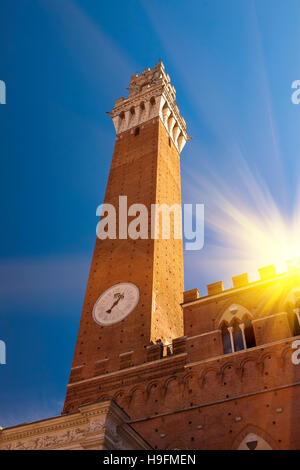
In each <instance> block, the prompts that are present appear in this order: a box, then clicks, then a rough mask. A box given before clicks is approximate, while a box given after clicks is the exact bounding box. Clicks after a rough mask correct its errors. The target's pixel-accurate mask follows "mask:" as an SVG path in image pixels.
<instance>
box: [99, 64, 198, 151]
mask: <svg viewBox="0 0 300 470" xmlns="http://www.w3.org/2000/svg"><path fill="white" fill-rule="evenodd" d="M128 90H129V96H128V98H119V99H118V100H117V101H116V102H115V106H114V108H113V110H112V112H109V113H107V114H108V115H109V116H111V118H112V120H113V123H114V126H115V129H116V133H117V135H119V134H121V133H122V132H125V131H128V130H129V129H133V128H134V127H138V126H140V125H141V124H143V123H144V122H146V121H149V120H151V119H154V118H156V117H159V118H160V119H161V121H162V122H163V124H164V126H165V128H166V130H167V132H168V134H169V136H170V138H171V140H172V141H173V143H174V145H175V147H176V149H177V150H178V152H179V153H180V152H181V151H182V149H183V147H184V146H185V144H186V142H187V141H188V140H189V139H190V137H188V135H187V131H186V123H185V120H184V119H183V117H182V116H181V115H180V113H179V109H178V106H177V103H176V101H175V99H176V91H175V88H174V86H173V85H172V84H171V82H170V77H169V75H168V74H167V73H166V72H165V67H164V65H163V63H162V62H158V63H157V64H156V65H155V67H154V68H153V69H150V68H147V69H145V70H144V71H143V72H142V73H141V74H140V75H139V74H138V73H136V74H135V75H133V76H132V77H131V79H130V84H129V88H128Z"/></svg>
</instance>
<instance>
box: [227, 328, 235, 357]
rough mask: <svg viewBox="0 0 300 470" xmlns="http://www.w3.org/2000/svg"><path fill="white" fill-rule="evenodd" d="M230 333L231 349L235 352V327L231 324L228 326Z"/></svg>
mask: <svg viewBox="0 0 300 470" xmlns="http://www.w3.org/2000/svg"><path fill="white" fill-rule="evenodd" d="M228 331H229V335H230V344H231V350H232V352H234V341H233V333H232V332H233V327H232V326H229V327H228Z"/></svg>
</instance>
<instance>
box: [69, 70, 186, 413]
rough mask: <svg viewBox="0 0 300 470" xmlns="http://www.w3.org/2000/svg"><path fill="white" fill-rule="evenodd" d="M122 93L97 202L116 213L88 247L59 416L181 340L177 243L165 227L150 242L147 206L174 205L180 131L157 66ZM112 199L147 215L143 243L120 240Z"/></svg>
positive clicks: (180, 269)
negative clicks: (109, 231)
mask: <svg viewBox="0 0 300 470" xmlns="http://www.w3.org/2000/svg"><path fill="white" fill-rule="evenodd" d="M128 90H129V96H128V98H120V99H118V100H117V101H116V103H115V106H114V108H113V110H112V112H110V113H108V114H109V115H110V116H111V118H112V120H113V123H114V126H115V130H116V134H117V136H116V143H115V148H114V153H113V158H112V163H111V168H110V173H109V178H108V183H107V188H106V193H105V201H104V202H105V203H106V204H111V205H113V206H114V207H115V209H116V220H117V230H116V238H115V239H110V238H106V239H105V240H100V239H99V238H97V239H96V244H95V249H94V255H93V259H92V263H91V268H90V274H89V279H88V284H87V289H86V294H85V299H84V304H83V310H82V316H81V321H80V326H79V333H78V338H77V343H76V348H75V353H74V358H73V364H72V369H71V374H70V380H69V385H68V392H67V395H66V401H65V406H64V413H68V412H72V411H75V410H76V409H78V406H80V405H81V404H83V403H88V402H91V401H96V400H98V399H99V396H100V395H101V394H100V392H98V390H99V386H98V381H100V382H101V377H103V376H105V377H107V374H110V373H114V372H116V371H120V370H122V369H128V368H129V367H133V366H135V365H138V364H142V363H144V362H146V354H147V348H149V345H150V344H151V342H155V341H156V340H158V339H161V340H162V342H163V343H164V344H168V343H171V342H172V339H174V338H177V337H180V336H182V335H183V316H182V308H181V305H180V304H181V303H182V301H183V297H182V295H183V290H184V285H183V284H184V283H183V253H182V239H178V238H176V237H174V226H173V227H172V223H171V224H170V225H171V230H170V235H171V236H170V237H169V239H165V238H163V237H162V236H161V233H160V235H159V237H158V238H156V239H154V238H153V237H151V206H152V205H153V204H166V205H168V207H171V206H173V205H174V204H175V205H176V204H177V205H180V204H181V185H180V152H181V150H182V149H183V147H184V145H185V143H186V141H187V140H188V136H187V131H186V123H185V121H184V119H183V118H182V116H181V115H180V113H179V110H178V106H177V104H176V101H175V99H176V92H175V89H174V87H173V86H172V84H171V82H170V77H169V75H168V74H166V72H165V69H164V65H163V64H162V62H158V63H157V64H156V65H155V67H154V68H153V69H150V68H148V69H146V70H144V71H143V72H142V73H141V74H140V75H138V74H135V75H133V76H132V77H131V79H130V85H129V89H128ZM120 196H127V207H128V208H129V207H130V206H131V205H132V204H143V205H144V206H145V207H146V208H147V210H148V236H147V237H145V236H144V237H143V238H137V239H132V238H129V237H128V236H126V234H127V228H125V229H124V224H123V225H122V226H121V224H119V215H120V214H119V197H120ZM131 215H132V214H131ZM131 219H132V217H131ZM172 221H173V218H172V217H171V222H172ZM128 223H130V217H129V219H128ZM148 360H149V359H148ZM84 384H86V385H87V389H85V387H84ZM91 390H92V392H91Z"/></svg>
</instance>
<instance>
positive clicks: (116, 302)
mask: <svg viewBox="0 0 300 470" xmlns="http://www.w3.org/2000/svg"><path fill="white" fill-rule="evenodd" d="M114 297H117V300H115V301H114V303H113V304H112V306H111V307H110V309H109V310H106V313H111V311H112V309H113V308H114V307H115V306H116V305H117V304H118V303H119V302H120V300H121V299H124V294H115V295H114Z"/></svg>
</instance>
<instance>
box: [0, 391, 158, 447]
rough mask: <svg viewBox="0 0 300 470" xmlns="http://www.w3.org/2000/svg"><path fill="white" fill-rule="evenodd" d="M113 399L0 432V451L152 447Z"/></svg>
mask: <svg viewBox="0 0 300 470" xmlns="http://www.w3.org/2000/svg"><path fill="white" fill-rule="evenodd" d="M128 418H129V416H128V415H127V414H126V413H125V412H124V411H123V410H122V409H121V408H120V407H119V406H118V405H117V404H116V403H115V402H114V401H112V400H106V401H102V402H97V403H93V404H91V405H83V406H81V407H80V408H79V411H78V412H76V413H72V414H68V415H63V416H58V417H55V418H50V419H46V420H43V421H37V422H35V423H30V424H23V425H20V426H15V427H12V428H7V429H3V430H2V431H0V450H42V449H46V450H52V449H61V450H84V449H98V450H99V449H109V450H113V449H121V450H128V449H132V450H139V449H151V447H150V446H149V445H148V444H147V443H146V442H145V441H144V440H143V439H142V438H141V437H140V436H139V434H137V433H136V432H135V431H134V430H133V429H132V428H131V426H130V425H129V424H127V421H128Z"/></svg>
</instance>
